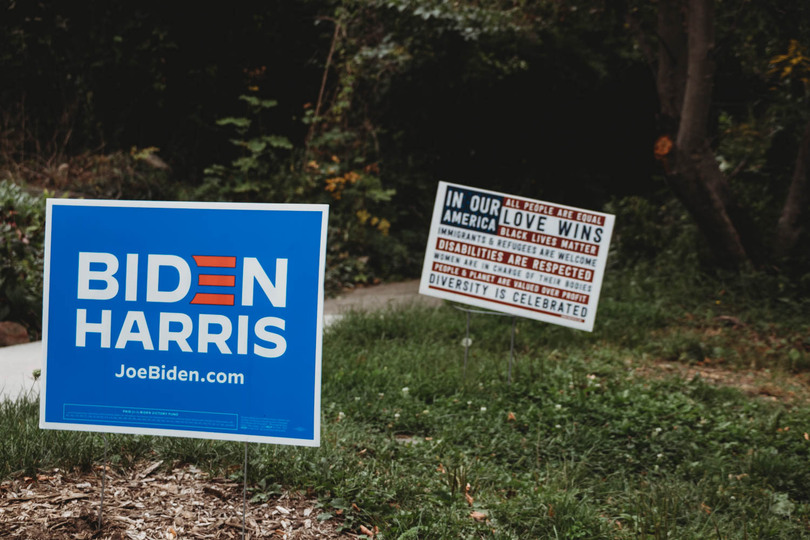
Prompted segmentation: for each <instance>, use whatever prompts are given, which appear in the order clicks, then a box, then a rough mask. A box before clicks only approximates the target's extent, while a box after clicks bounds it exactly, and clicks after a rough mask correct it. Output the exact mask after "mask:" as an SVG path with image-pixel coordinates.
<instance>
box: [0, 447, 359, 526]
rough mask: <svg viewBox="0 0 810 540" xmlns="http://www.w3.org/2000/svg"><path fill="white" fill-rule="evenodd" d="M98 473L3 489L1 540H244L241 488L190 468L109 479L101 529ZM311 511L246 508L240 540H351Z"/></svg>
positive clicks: (279, 504)
mask: <svg viewBox="0 0 810 540" xmlns="http://www.w3.org/2000/svg"><path fill="white" fill-rule="evenodd" d="M101 472H102V471H101V470H100V469H99V470H97V471H94V472H89V473H83V474H80V473H67V472H64V471H61V470H59V469H54V470H53V471H51V472H50V473H48V474H39V475H37V476H36V477H17V478H13V479H10V480H6V481H4V482H3V483H2V484H0V538H24V539H32V540H33V539H45V538H47V539H56V540H62V539H64V540H67V539H71V540H75V539H78V540H82V539H91V538H92V539H103V540H179V539H183V538H200V539H202V538H205V539H217V540H218V539H236V538H242V500H243V499H242V484H241V483H237V482H232V481H229V480H227V479H224V478H211V477H209V476H208V475H207V474H205V473H203V472H202V471H200V470H199V469H196V468H195V467H193V466H185V467H182V468H173V469H171V470H163V468H162V466H161V464H160V463H159V462H158V463H152V464H150V463H144V464H140V465H138V466H136V467H133V468H132V469H131V471H127V472H116V471H110V470H108V471H107V474H106V485H105V489H104V514H103V516H102V518H103V526H102V528H101V529H99V528H98V517H99V516H98V514H99V502H100V497H101V482H102V478H101V476H102V475H101ZM316 505H317V499H315V498H312V497H307V496H306V495H304V494H300V493H294V492H286V493H284V494H282V495H280V496H278V497H274V498H272V499H268V500H266V501H263V502H261V503H255V502H254V503H251V502H248V509H247V519H246V533H245V538H254V539H255V538H287V539H309V538H327V539H330V538H331V539H338V538H356V535H354V534H351V533H348V532H342V531H341V530H340V528H341V525H342V519H341V518H340V517H331V516H327V515H322V514H321V512H322V511H321V510H319V509H318V508H317V506H316ZM319 516H320V519H319ZM324 518H328V519H324Z"/></svg>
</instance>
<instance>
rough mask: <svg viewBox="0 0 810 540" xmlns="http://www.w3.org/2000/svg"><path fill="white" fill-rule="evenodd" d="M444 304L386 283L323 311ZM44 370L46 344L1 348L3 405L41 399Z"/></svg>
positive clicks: (330, 318)
mask: <svg viewBox="0 0 810 540" xmlns="http://www.w3.org/2000/svg"><path fill="white" fill-rule="evenodd" d="M440 303H441V300H439V299H437V298H432V297H429V296H421V295H420V294H419V281H417V280H412V281H406V282H402V283H386V284H383V285H374V286H371V287H361V288H357V289H354V290H352V291H350V292H348V293H346V294H342V295H340V296H338V297H337V298H327V299H326V301H325V302H324V307H323V319H324V327H325V328H326V327H328V326H329V325H330V324H332V323H334V322H335V321H337V320H339V319H340V317H342V316H343V315H344V314H345V313H347V312H349V311H353V310H357V311H376V310H381V309H388V308H398V307H404V306H408V305H413V304H423V305H433V306H435V305H439V304H440ZM41 367H42V342H39V341H36V342H33V343H26V344H24V345H14V346H11V347H2V348H0V401H2V400H4V399H7V398H8V399H16V398H17V397H18V396H20V395H23V394H25V393H31V395H33V396H36V395H39V381H35V380H34V370H38V369H40V368H41Z"/></svg>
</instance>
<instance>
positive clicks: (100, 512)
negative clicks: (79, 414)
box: [98, 433, 107, 530]
mask: <svg viewBox="0 0 810 540" xmlns="http://www.w3.org/2000/svg"><path fill="white" fill-rule="evenodd" d="M101 438H102V439H104V463H103V464H102V466H101V504H99V506H98V528H99V530H101V525H102V523H103V520H102V516H103V515H104V488H105V487H107V434H106V433H102V434H101Z"/></svg>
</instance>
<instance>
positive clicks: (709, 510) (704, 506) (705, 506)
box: [700, 502, 712, 514]
mask: <svg viewBox="0 0 810 540" xmlns="http://www.w3.org/2000/svg"><path fill="white" fill-rule="evenodd" d="M700 509H701V510H703V511H704V512H706V513H707V514H711V513H712V507H711V506H709V505H708V504H706V503H703V502H702V503H700Z"/></svg>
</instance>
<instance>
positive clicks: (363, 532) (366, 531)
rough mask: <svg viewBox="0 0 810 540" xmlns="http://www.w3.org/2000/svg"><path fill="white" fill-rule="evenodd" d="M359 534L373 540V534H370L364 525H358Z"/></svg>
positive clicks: (369, 530)
mask: <svg viewBox="0 0 810 540" xmlns="http://www.w3.org/2000/svg"><path fill="white" fill-rule="evenodd" d="M360 534H365V535H366V536H368V537H370V538H374V533H373V532H371V529H369V528H368V527H366V526H365V525H360Z"/></svg>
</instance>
